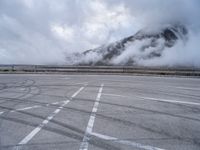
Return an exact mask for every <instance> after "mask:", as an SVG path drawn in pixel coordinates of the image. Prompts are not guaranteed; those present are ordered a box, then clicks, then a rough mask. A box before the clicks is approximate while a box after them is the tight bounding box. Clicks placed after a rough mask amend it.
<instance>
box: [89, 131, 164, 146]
mask: <svg viewBox="0 0 200 150" xmlns="http://www.w3.org/2000/svg"><path fill="white" fill-rule="evenodd" d="M90 135H93V136H96V137H98V138H100V139H104V140H110V141H113V142H115V143H120V144H124V145H128V146H132V147H134V148H137V149H138V148H139V149H144V150H164V149H161V148H158V147H154V146H149V145H143V144H140V143H136V142H133V141H129V140H121V139H118V138H115V137H111V136H108V135H103V134H99V133H94V132H93V133H91V134H90Z"/></svg>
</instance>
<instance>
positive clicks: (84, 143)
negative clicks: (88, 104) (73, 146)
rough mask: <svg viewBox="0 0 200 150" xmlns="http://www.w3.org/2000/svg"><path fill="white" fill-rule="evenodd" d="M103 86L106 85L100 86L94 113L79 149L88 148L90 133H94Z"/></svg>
mask: <svg viewBox="0 0 200 150" xmlns="http://www.w3.org/2000/svg"><path fill="white" fill-rule="evenodd" d="M103 86H104V85H103V84H101V87H100V88H99V92H98V94H97V97H96V101H95V103H94V106H93V109H92V113H91V115H90V119H89V122H88V125H87V128H86V131H85V134H84V137H83V140H82V142H81V145H80V148H79V150H87V149H88V141H89V136H88V135H89V134H90V133H92V129H93V126H94V121H95V116H96V112H97V109H98V105H99V101H100V98H101V94H102V90H103Z"/></svg>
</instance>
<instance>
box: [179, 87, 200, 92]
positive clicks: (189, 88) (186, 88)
mask: <svg viewBox="0 0 200 150" xmlns="http://www.w3.org/2000/svg"><path fill="white" fill-rule="evenodd" d="M176 88H177V89H183V90H197V91H199V90H200V88H198V87H197V88H193V87H176Z"/></svg>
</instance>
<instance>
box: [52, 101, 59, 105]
mask: <svg viewBox="0 0 200 150" xmlns="http://www.w3.org/2000/svg"><path fill="white" fill-rule="evenodd" d="M51 104H53V105H57V104H59V102H54V103H51Z"/></svg>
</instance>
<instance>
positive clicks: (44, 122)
mask: <svg viewBox="0 0 200 150" xmlns="http://www.w3.org/2000/svg"><path fill="white" fill-rule="evenodd" d="M84 88H85V87H81V88H80V89H79V90H78V91H77V92H75V93H74V94H73V95H72V97H75V96H76V95H78V94H79V93H80V92H81V91H82V90H83V89H84ZM69 102H70V100H66V101H65V102H64V103H63V104H62V105H61V106H62V108H63V107H64V106H65V105H67V104H68V103H69ZM60 111H61V108H57V109H56V110H55V111H54V112H53V113H52V114H50V115H49V116H48V117H47V118H46V119H45V120H44V121H43V122H42V123H41V124H40V125H38V126H37V127H36V128H35V129H34V130H32V131H31V132H30V133H29V134H28V135H27V136H26V137H25V138H24V139H22V140H21V141H20V142H19V143H18V145H19V146H21V145H24V144H27V143H28V142H29V141H30V140H31V139H32V138H33V137H34V136H35V135H36V134H37V133H38V132H39V131H40V130H41V129H42V128H43V127H44V126H45V125H46V124H47V123H48V122H49V121H50V120H52V119H53V118H54V117H55V115H56V114H58V113H59V112H60ZM18 148H19V147H18V146H17V147H15V149H18Z"/></svg>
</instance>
